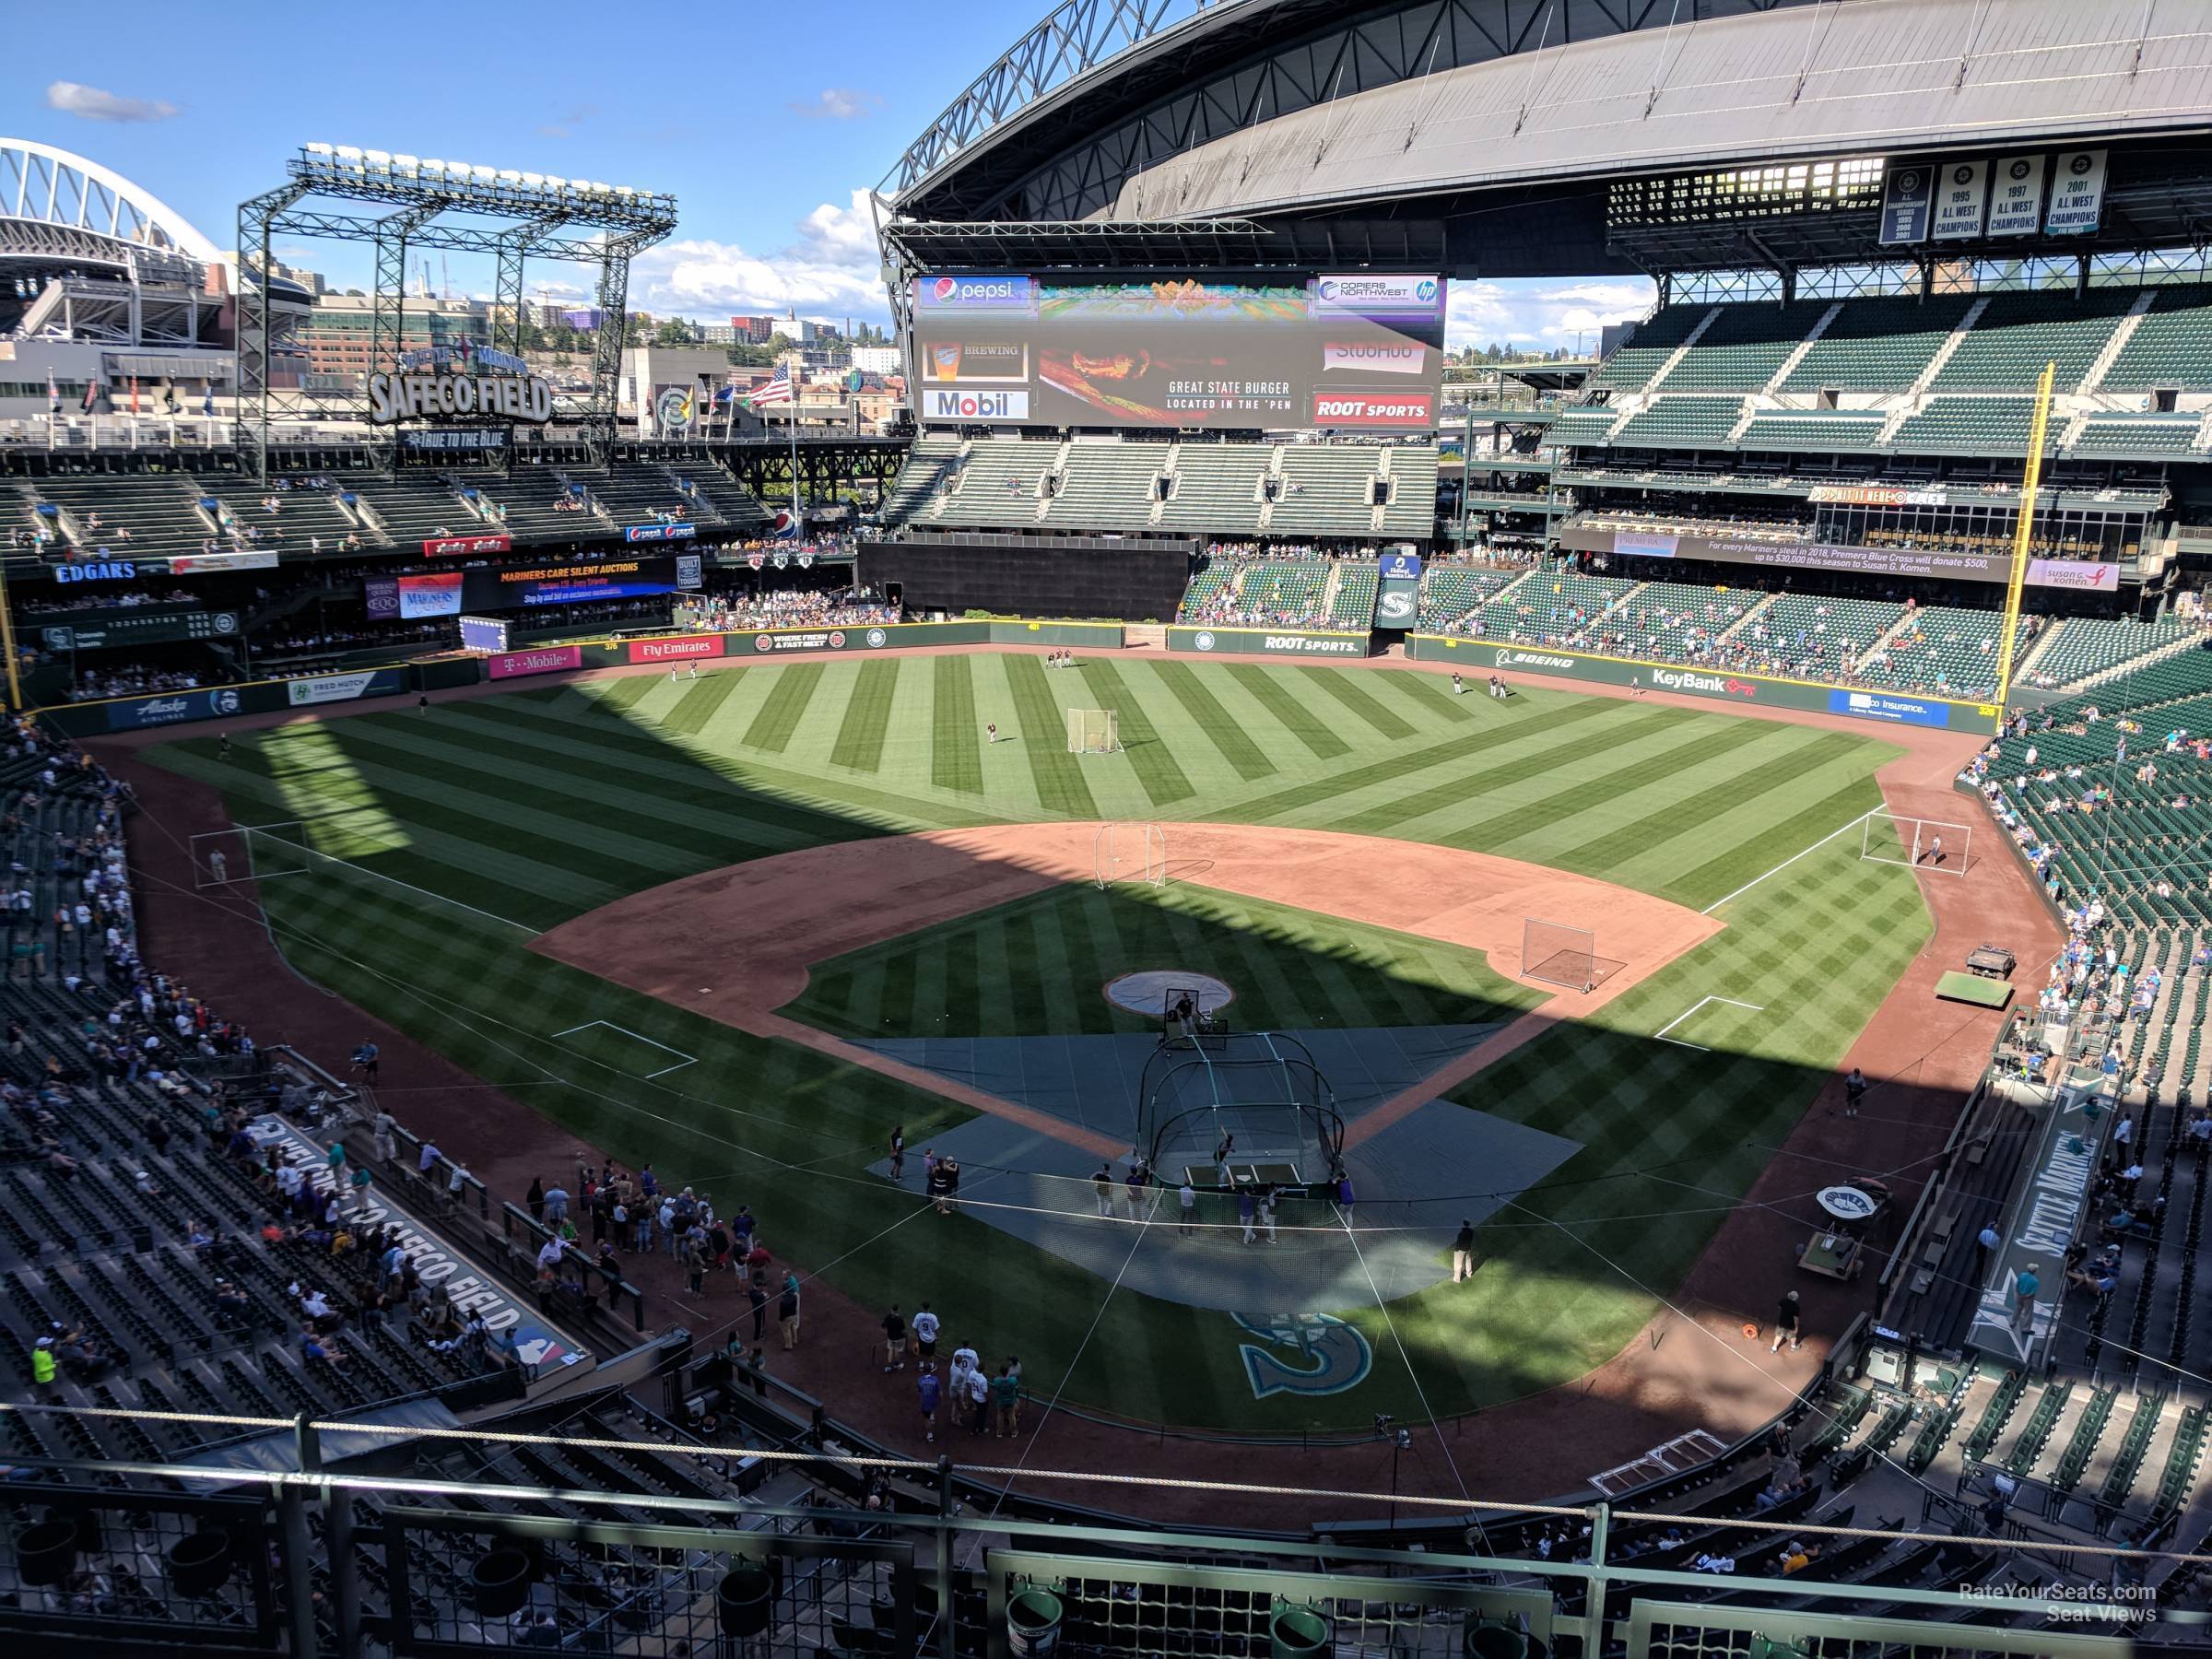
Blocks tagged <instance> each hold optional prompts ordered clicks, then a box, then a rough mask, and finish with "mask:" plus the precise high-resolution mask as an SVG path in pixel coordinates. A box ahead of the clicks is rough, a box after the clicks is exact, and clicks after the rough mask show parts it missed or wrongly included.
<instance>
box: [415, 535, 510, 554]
mask: <svg viewBox="0 0 2212 1659" xmlns="http://www.w3.org/2000/svg"><path fill="white" fill-rule="evenodd" d="M513 546H514V537H513V536H512V535H438V536H432V537H431V538H430V539H429V541H426V542H424V543H423V544H422V550H423V551H424V552H425V553H428V554H429V556H430V557H431V558H432V559H450V558H453V557H454V556H455V555H458V554H465V553H504V552H506V551H507V550H508V549H509V548H510V547H513Z"/></svg>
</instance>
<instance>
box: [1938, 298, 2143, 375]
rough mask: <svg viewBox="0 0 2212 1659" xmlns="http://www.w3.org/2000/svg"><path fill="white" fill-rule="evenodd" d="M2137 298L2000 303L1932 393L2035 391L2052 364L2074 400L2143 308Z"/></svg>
mask: <svg viewBox="0 0 2212 1659" xmlns="http://www.w3.org/2000/svg"><path fill="white" fill-rule="evenodd" d="M2136 291H2137V290H2136V289H2134V288H2091V289H2090V290H2089V291H2088V293H2087V294H2084V295H2081V296H2079V297H2077V296H2075V295H2073V294H2070V293H2030V294H1994V295H1992V296H1991V297H1990V301H1989V304H1988V306H1987V307H1986V308H1985V309H1984V310H1983V312H1982V314H1981V315H1980V316H1979V317H1977V318H1975V319H1974V325H1973V326H1972V327H1971V328H1970V329H1968V330H1967V331H1966V335H1965V337H1964V338H1963V339H1961V340H1960V341H1959V349H1958V350H1957V351H1955V352H1953V353H1952V354H1951V356H1950V359H1949V360H1948V361H1947V362H1946V363H1945V364H1944V365H1943V367H1942V368H1941V369H1939V370H1937V371H1935V381H1934V382H1932V384H1931V387H1930V389H1931V390H1933V391H1936V392H2009V391H2017V390H2020V389H2023V388H2026V387H2030V386H2032V385H2034V384H2035V382H2036V380H2037V378H2038V377H2039V376H2040V375H2041V373H2042V371H2043V365H2044V364H2045V363H2055V364H2056V365H2057V368H2058V371H2057V373H2056V374H2055V375H2053V378H2052V382H2051V385H2052V389H2053V391H2055V392H2061V393H2065V392H2071V391H2072V390H2073V389H2074V388H2075V387H2076V386H2077V385H2079V384H2080V383H2081V379H2082V376H2084V375H2085V374H2087V373H2088V371H2089V367H2090V365H2091V364H2093V363H2095V362H2096V360H2097V357H2098V354H2099V353H2100V352H2101V351H2102V350H2103V349H2104V347H2105V343H2106V342H2107V341H2109V340H2110V339H2111V338H2112V330H2113V329H2114V328H2115V327H2117V326H2118V325H2119V322H2120V319H2121V318H2122V317H2124V316H2125V315H2126V314H2127V312H2128V309H2129V308H2130V307H2131V306H2133V305H2134V304H2135V302H2136Z"/></svg>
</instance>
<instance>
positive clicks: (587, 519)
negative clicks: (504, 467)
mask: <svg viewBox="0 0 2212 1659" xmlns="http://www.w3.org/2000/svg"><path fill="white" fill-rule="evenodd" d="M578 470H579V471H581V470H583V469H581V468H580V469H578ZM575 481H577V482H588V481H586V480H575ZM468 488H476V489H477V490H479V491H481V492H482V497H483V500H484V501H485V502H486V503H487V505H488V507H489V508H490V509H491V511H490V512H488V513H487V514H486V517H487V519H488V524H486V525H485V526H484V528H487V529H493V530H502V531H505V532H506V533H507V534H508V535H512V536H516V537H520V538H524V539H530V540H536V539H545V540H550V539H552V538H554V537H556V536H568V537H571V538H573V537H576V536H580V535H603V534H605V531H606V526H605V525H604V524H600V523H599V522H598V521H597V520H596V519H594V518H593V517H592V515H591V514H590V513H589V512H584V511H582V497H581V496H580V495H578V494H577V493H576V491H575V490H574V489H573V488H571V481H570V480H566V479H563V478H562V477H561V476H560V475H559V473H557V472H555V471H554V470H553V468H551V467H549V466H518V467H516V468H515V469H514V472H513V474H512V476H511V477H504V478H500V477H488V478H485V479H483V480H481V481H480V482H477V483H473V484H471V485H470V486H468ZM571 501H573V502H576V503H578V505H577V506H575V507H570V506H566V505H564V504H563V503H567V502H571ZM467 528H470V529H474V528H477V526H475V525H473V524H472V525H469V526H467Z"/></svg>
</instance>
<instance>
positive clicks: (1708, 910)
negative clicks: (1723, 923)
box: [1698, 806, 1887, 916]
mask: <svg viewBox="0 0 2212 1659" xmlns="http://www.w3.org/2000/svg"><path fill="white" fill-rule="evenodd" d="M1886 810H1887V808H1885V807H1881V806H1869V807H1868V808H1867V809H1866V810H1865V811H1864V812H1862V813H1860V814H1859V816H1858V817H1857V818H1853V819H1852V820H1851V822H1850V823H1848V824H1839V825H1838V826H1837V827H1836V828H1835V829H1833V830H1830V831H1829V832H1828V833H1827V834H1826V835H1824V836H1822V837H1821V838H1820V839H1819V840H1818V841H1815V842H1814V843H1813V844H1812V845H1811V846H1809V847H1807V848H1806V849H1805V853H1791V854H1790V855H1789V857H1787V858H1785V859H1783V861H1782V862H1781V863H1780V864H1778V865H1775V866H1774V867H1773V868H1772V869H1771V870H1769V871H1768V872H1767V873H1766V876H1754V877H1751V879H1750V880H1748V881H1747V882H1745V883H1744V885H1743V886H1742V887H1740V888H1736V889H1735V892H1733V893H1731V894H1729V895H1728V898H1727V899H1715V900H1713V901H1712V903H1711V904H1709V905H1707V906H1706V907H1705V908H1704V909H1703V910H1701V911H1700V912H1698V914H1700V916H1710V915H1712V912H1714V911H1716V910H1719V909H1720V908H1721V906H1722V905H1724V904H1726V903H1727V902H1728V901H1729V900H1731V899H1741V898H1742V897H1743V896H1744V895H1745V894H1746V893H1747V892H1749V891H1750V890H1751V889H1752V888H1755V887H1757V886H1758V885H1759V883H1760V882H1762V881H1764V880H1765V879H1766V878H1767V876H1779V875H1781V874H1782V872H1783V871H1784V870H1786V869H1788V868H1789V867H1790V866H1791V865H1794V864H1795V863H1796V862H1797V861H1798V860H1799V859H1801V858H1803V857H1804V856H1805V854H1806V853H1818V851H1819V850H1820V849H1821V848H1823V847H1825V846H1827V845H1828V843H1829V842H1830V841H1834V840H1835V839H1836V837H1837V836H1839V835H1841V834H1842V833H1844V831H1846V830H1856V829H1857V828H1858V827H1859V826H1860V825H1861V824H1863V823H1865V821H1866V820H1867V819H1868V818H1872V817H1873V816H1874V815H1875V814H1876V813H1877V812H1882V811H1886Z"/></svg>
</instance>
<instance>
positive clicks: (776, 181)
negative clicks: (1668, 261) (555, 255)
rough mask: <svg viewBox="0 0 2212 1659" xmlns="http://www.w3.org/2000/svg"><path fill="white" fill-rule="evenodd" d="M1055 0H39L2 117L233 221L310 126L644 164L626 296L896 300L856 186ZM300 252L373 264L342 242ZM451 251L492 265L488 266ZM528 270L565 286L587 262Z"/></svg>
mask: <svg viewBox="0 0 2212 1659" xmlns="http://www.w3.org/2000/svg"><path fill="white" fill-rule="evenodd" d="M1048 7H1049V0H963V3H962V4H959V5H958V6H922V5H914V4H912V3H911V0H908V3H898V0H838V3H837V4H835V5H833V6H795V5H788V4H783V5H775V6H761V5H758V4H750V5H747V4H738V5H730V4H727V3H726V0H725V3H724V4H722V5H712V6H710V5H706V4H700V3H699V0H647V3H645V4H642V5H637V6H606V5H575V4H571V3H570V0H549V3H541V4H537V5H532V6H514V7H512V8H510V7H494V8H486V7H482V6H465V5H460V4H456V3H454V0H446V3H445V4H441V5H426V4H419V3H418V0H379V3H377V4H372V5H370V6H315V5H307V6H301V5H298V4H288V5H285V6H273V5H267V4H264V3H263V0H225V3H224V4H223V5H221V6H216V7H213V8H207V9H203V10H201V11H199V12H196V13H192V14H190V17H189V19H187V18H186V17H185V16H184V15H183V14H180V13H179V12H178V11H177V10H176V8H175V6H173V5H169V6H157V5H152V4H147V3H145V0H109V3H108V4H105V5H101V6H98V7H96V8H87V9H83V10H80V9H78V8H77V7H76V6H18V7H17V8H15V9H14V12H13V14H12V15H11V17H10V18H9V21H8V25H7V30H6V33H7V43H8V49H7V51H6V53H4V54H0V133H5V134H6V135H9V136H13V137H22V138H32V139H38V140H41V141H43V142H45V143H48V144H53V145H56V146H58V147H62V148H64V149H69V150H74V151H76V152H77V153H79V154H81V155H84V156H87V157H88V158H90V159H93V160H95V161H98V162H100V163H102V164H104V165H105V166H108V167H110V168H112V169H114V170H115V171H117V172H120V173H122V174H123V175H124V177H125V178H128V179H131V180H133V181H134V182H136V183H138V184H139V185H141V186H142V187H144V188H145V189H147V190H148V191H150V192H152V193H153V194H155V195H156V196H159V198H161V199H162V200H163V201H165V202H167V203H168V204H169V205H170V206H172V207H174V208H176V209H177V210H178V211H179V212H180V213H182V214H183V215H184V217H185V218H188V219H190V220H191V221H192V222H193V223H194V224H196V225H197V226H198V227H199V228H200V229H201V230H203V231H204V232H205V233H206V235H207V237H208V238H209V239H210V240H211V241H214V242H215V243H216V245H217V246H218V247H229V245H230V244H231V243H232V242H233V241H235V240H236V229H235V224H236V214H237V204H238V201H239V199H240V198H241V196H244V195H247V194H252V193H253V192H255V191H259V190H264V189H266V188H268V187H269V186H271V185H273V184H275V183H277V182H279V181H280V179H281V178H282V176H283V173H282V169H283V162H284V159H285V158H286V157H287V156H288V155H290V154H291V153H292V152H293V150H294V149H295V147H297V146H299V145H300V144H302V143H305V142H308V141H310V140H316V139H320V140H323V141H325V142H329V143H334V144H356V145H360V146H363V147H376V148H382V149H388V150H393V151H395V152H407V153H411V154H414V155H418V156H437V157H441V158H442V159H448V160H465V161H472V162H476V163H477V164H479V165H485V166H491V167H512V168H523V169H528V170H531V171H539V172H548V173H559V174H563V175H566V176H569V177H582V178H591V179H600V180H604V181H606V182H608V183H610V184H632V185H638V186H650V187H652V188H654V189H660V190H666V191H669V192H672V193H673V194H675V195H676V196H677V201H678V203H679V205H680V206H681V209H682V214H683V225H682V228H681V229H679V230H678V231H677V236H676V237H675V238H674V239H673V240H672V241H669V242H667V243H665V244H664V245H663V246H661V247H659V248H656V249H654V250H653V251H652V252H651V253H647V254H645V255H644V256H642V257H641V259H640V260H639V261H638V262H637V263H636V264H635V265H633V267H632V280H631V291H630V302H631V304H632V306H633V307H635V308H637V309H641V310H646V311H652V312H656V313H659V314H664V315H665V314H669V313H677V314H682V315H687V316H693V317H699V318H705V319H719V318H724V317H727V316H729V315H731V314H733V313H739V312H755V311H772V312H787V311H791V310H794V309H795V310H796V311H797V312H798V313H799V314H800V315H802V316H808V315H811V316H817V317H823V318H833V319H834V318H842V317H845V316H848V315H850V316H853V317H856V318H860V317H865V318H869V319H874V320H877V321H881V320H882V319H883V317H884V313H885V307H884V300H883V292H882V288H881V286H880V284H879V282H878V280H877V256H876V247H875V236H874V230H873V226H872V224H871V222H870V219H869V216H868V212H867V206H866V198H865V192H866V191H867V189H868V188H869V187H871V186H872V185H874V184H876V183H877V182H878V181H880V180H881V179H882V177H883V175H884V174H885V173H886V172H887V171H889V169H890V166H891V164H892V162H893V161H894V160H895V159H897V157H898V155H899V152H900V149H901V148H902V147H904V146H905V145H906V143H907V142H908V141H909V140H911V139H912V137H913V136H914V135H915V134H916V133H918V132H920V131H921V129H922V128H923V127H924V125H925V124H927V123H928V122H929V121H930V120H931V119H932V118H933V117H935V115H936V113H937V112H939V111H940V110H941V109H943V108H944V106H945V105H946V104H947V102H949V101H950V100H951V99H952V98H953V97H954V96H955V95H956V94H957V93H958V92H959V89H960V88H962V87H964V86H965V85H966V84H967V83H968V81H969V80H970V79H971V78H972V77H973V76H975V75H976V74H977V72H978V71H980V70H981V69H982V68H983V67H984V66H985V65H987V64H988V63H989V62H990V61H991V59H993V58H994V57H995V56H996V55H997V54H998V53H999V52H1000V51H1002V50H1003V49H1005V48H1006V46H1009V45H1011V44H1012V43H1013V42H1014V41H1015V40H1016V39H1017V38H1018V36H1019V35H1020V34H1021V33H1022V31H1023V30H1024V29H1028V28H1029V27H1030V25H1032V24H1033V23H1035V22H1036V21H1037V20H1038V18H1040V17H1041V16H1042V15H1043V13H1044V12H1045V11H1046V10H1047V9H1048ZM288 256H289V257H291V258H293V260H294V262H295V263H299V264H303V265H309V266H311V267H312V268H315V269H320V270H324V271H325V272H327V273H328V274H330V275H331V276H332V277H333V278H334V279H336V280H340V281H341V282H345V281H355V282H358V281H359V279H360V277H359V271H358V269H355V268H350V267H348V265H347V255H346V254H345V253H342V252H340V251H338V250H336V249H333V248H328V247H306V246H302V247H299V248H296V249H291V250H288ZM452 276H453V287H454V288H455V289H456V290H463V289H465V290H468V291H482V289H483V288H486V287H487V286H488V283H489V277H490V274H489V272H488V271H481V272H478V271H474V270H468V269H464V268H462V267H460V266H458V265H457V266H456V267H455V268H454V269H453V274H452ZM540 276H542V277H544V279H545V281H546V284H547V291H548V292H553V293H558V292H559V287H558V286H557V285H559V283H560V282H562V281H563V280H564V279H565V280H566V281H568V282H571V283H576V282H581V280H582V273H580V272H578V271H577V270H575V269H573V268H566V269H564V268H562V267H559V266H547V267H543V268H542V269H539V268H534V270H533V282H534V284H535V282H536V281H537V279H538V278H539V277H540ZM1650 304H1651V295H1650V290H1649V288H1648V285H1645V284H1642V283H1639V282H1633V281H1624V280H1622V279H1619V278H1615V277H1606V278H1596V279H1592V280H1588V281H1583V282H1562V281H1543V282H1525V283H1479V284H1454V285H1453V337H1454V340H1455V341H1459V340H1471V341H1473V342H1474V343H1477V344H1481V343H1483V342H1486V341H1488V340H1491V339H1500V340H1503V339H1511V340H1514V341H1518V342H1524V343H1526V342H1535V343H1540V344H1543V345H1547V346H1550V345H1571V344H1573V340H1574V333H1575V331H1576V330H1577V329H1590V330H1594V328H1595V327H1596V325H1597V324H1600V323H1602V322H1605V321H1609V320H1612V319H1614V318H1617V317H1620V316H1629V315H1637V314H1641V312H1643V311H1644V310H1645V309H1647V308H1648V307H1649V305H1650ZM1591 338H1592V342H1593V343H1594V335H1592V336H1591Z"/></svg>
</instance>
